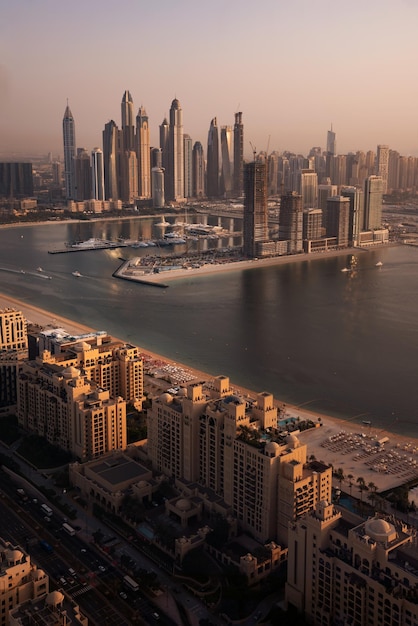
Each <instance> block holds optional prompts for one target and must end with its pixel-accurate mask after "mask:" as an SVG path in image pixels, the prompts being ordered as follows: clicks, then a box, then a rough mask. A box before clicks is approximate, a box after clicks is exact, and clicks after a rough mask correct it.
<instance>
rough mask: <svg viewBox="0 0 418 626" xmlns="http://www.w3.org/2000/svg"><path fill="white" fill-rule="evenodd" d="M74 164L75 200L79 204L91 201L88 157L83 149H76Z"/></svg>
mask: <svg viewBox="0 0 418 626" xmlns="http://www.w3.org/2000/svg"><path fill="white" fill-rule="evenodd" d="M74 163H75V181H76V187H75V197H74V199H75V200H78V201H79V202H81V201H83V200H90V199H91V193H92V188H91V175H92V174H91V164H90V155H89V153H88V152H87V150H85V148H78V150H77V156H76V158H75V160H74Z"/></svg>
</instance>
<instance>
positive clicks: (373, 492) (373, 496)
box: [367, 482, 377, 508]
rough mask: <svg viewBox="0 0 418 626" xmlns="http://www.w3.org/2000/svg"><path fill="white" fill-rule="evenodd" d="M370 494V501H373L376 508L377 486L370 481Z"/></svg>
mask: <svg viewBox="0 0 418 626" xmlns="http://www.w3.org/2000/svg"><path fill="white" fill-rule="evenodd" d="M367 487H368V489H369V491H370V494H369V495H368V499H369V500H370V502H371V503H372V507H373V508H374V505H375V502H376V491H377V486H376V485H375V484H374V483H373V482H370V483H369V484H368V485H367Z"/></svg>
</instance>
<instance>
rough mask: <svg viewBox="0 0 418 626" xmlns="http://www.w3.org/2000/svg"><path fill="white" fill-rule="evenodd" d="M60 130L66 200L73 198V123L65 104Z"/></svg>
mask: <svg viewBox="0 0 418 626" xmlns="http://www.w3.org/2000/svg"><path fill="white" fill-rule="evenodd" d="M62 131H63V137H64V178H65V197H66V199H67V200H74V198H75V163H74V159H75V156H76V147H75V124H74V118H73V114H72V113H71V110H70V107H69V106H68V104H67V106H66V109H65V113H64V119H63V120H62Z"/></svg>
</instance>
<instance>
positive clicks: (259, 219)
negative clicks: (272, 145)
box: [243, 160, 268, 258]
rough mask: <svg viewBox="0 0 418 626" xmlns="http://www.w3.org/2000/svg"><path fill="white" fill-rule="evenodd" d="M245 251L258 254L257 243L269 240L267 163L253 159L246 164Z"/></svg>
mask: <svg viewBox="0 0 418 626" xmlns="http://www.w3.org/2000/svg"><path fill="white" fill-rule="evenodd" d="M243 231H244V232H243V253H244V255H245V256H247V257H249V258H253V257H255V256H256V255H257V243H258V242H265V241H267V240H268V210H267V165H266V162H265V161H264V160H263V161H252V162H251V163H246V164H245V165H244V221H243Z"/></svg>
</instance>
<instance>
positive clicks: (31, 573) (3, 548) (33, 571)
mask: <svg viewBox="0 0 418 626" xmlns="http://www.w3.org/2000/svg"><path fill="white" fill-rule="evenodd" d="M48 591H49V578H48V576H47V575H46V574H45V572H44V571H43V570H42V569H38V568H37V566H36V565H35V564H34V563H32V562H31V559H30V556H29V554H27V553H26V552H24V551H23V550H22V549H21V548H20V547H16V546H13V545H12V544H11V543H9V542H8V541H5V540H3V539H1V538H0V625H1V626H8V624H9V623H10V622H9V613H10V611H11V610H12V609H14V608H15V607H16V606H17V605H18V604H21V603H22V602H26V601H28V600H33V599H37V598H40V597H42V596H43V595H45V594H46V593H47V592H48Z"/></svg>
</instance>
